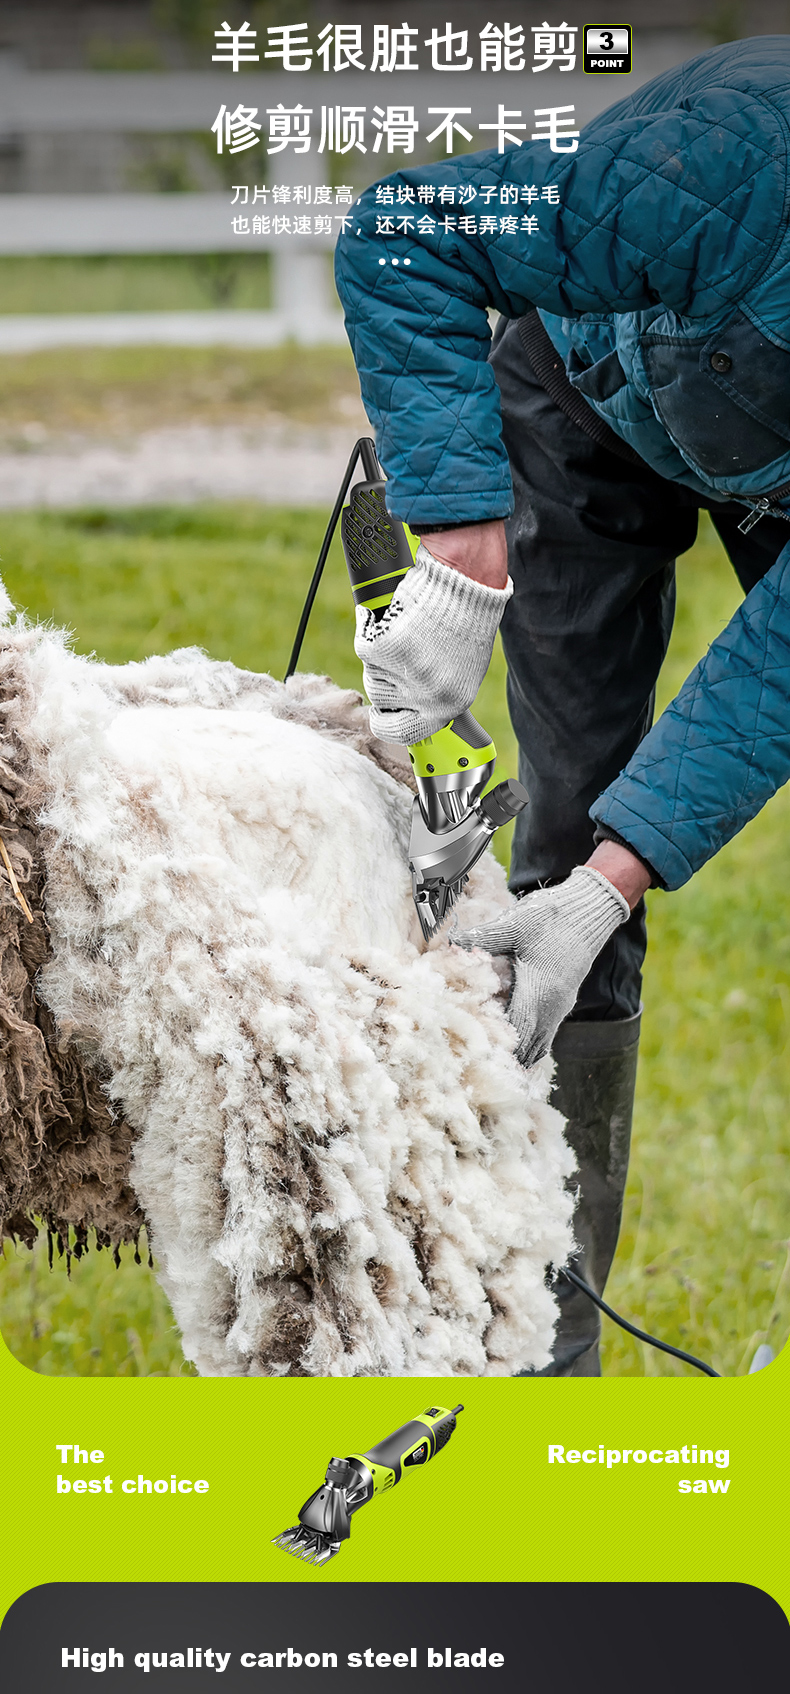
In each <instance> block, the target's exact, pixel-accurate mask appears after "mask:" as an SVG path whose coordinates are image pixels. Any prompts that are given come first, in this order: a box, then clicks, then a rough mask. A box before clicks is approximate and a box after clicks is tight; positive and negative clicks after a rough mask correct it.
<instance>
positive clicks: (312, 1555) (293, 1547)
mask: <svg viewBox="0 0 790 1694" xmlns="http://www.w3.org/2000/svg"><path fill="white" fill-rule="evenodd" d="M272 1546H274V1547H281V1548H282V1550H283V1552H284V1553H290V1555H291V1558H293V1559H302V1560H303V1561H304V1563H305V1564H307V1565H319V1566H320V1565H325V1564H327V1563H328V1561H329V1560H330V1559H333V1558H334V1556H335V1554H336V1553H339V1551H340V1547H339V1544H338V1545H334V1544H333V1543H332V1542H331V1541H327V1539H326V1536H324V1535H320V1534H319V1533H318V1532H317V1531H316V1530H311V1529H305V1527H304V1525H303V1524H295V1525H294V1527H293V1528H292V1529H284V1530H283V1531H282V1533H281V1534H280V1535H274V1536H273V1537H272Z"/></svg>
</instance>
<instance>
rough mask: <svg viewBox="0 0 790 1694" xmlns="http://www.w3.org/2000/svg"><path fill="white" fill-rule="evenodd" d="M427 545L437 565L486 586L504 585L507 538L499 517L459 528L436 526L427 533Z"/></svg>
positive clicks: (504, 586)
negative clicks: (432, 530) (446, 567)
mask: <svg viewBox="0 0 790 1694" xmlns="http://www.w3.org/2000/svg"><path fill="white" fill-rule="evenodd" d="M419 527H420V526H419V524H418V525H417V533H418V534H419ZM428 547H429V549H430V551H431V553H432V554H433V556H434V558H435V559H438V560H439V561H440V563H441V564H443V565H450V566H451V567H452V569H453V570H455V571H460V572H461V575H462V576H468V577H470V578H471V580H472V582H482V583H484V584H485V586H486V587H487V588H507V541H506V539H505V526H504V523H503V522H502V519H501V518H492V520H491V522H490V523H474V524H465V525H464V527H463V529H440V530H438V531H437V532H436V534H434V535H429V536H428Z"/></svg>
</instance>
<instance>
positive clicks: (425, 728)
mask: <svg viewBox="0 0 790 1694" xmlns="http://www.w3.org/2000/svg"><path fill="white" fill-rule="evenodd" d="M512 593H513V584H512V582H511V581H510V578H508V583H507V587H506V588H486V587H484V585H483V583H481V582H473V581H472V580H471V578H470V577H468V576H463V575H462V573H461V571H457V570H454V569H453V568H452V566H451V565H441V564H440V563H439V561H438V559H435V558H434V557H433V554H432V553H429V552H428V549H427V547H424V546H423V545H422V543H420V546H419V547H418V549H417V557H416V560H415V562H414V564H413V565H412V568H411V570H409V571H407V572H406V575H405V576H404V577H403V578H402V580H401V582H400V585H399V587H398V588H396V590H395V593H394V594H393V596H392V600H391V602H390V605H389V606H388V607H387V610H386V612H385V613H384V616H383V617H382V618H381V620H380V621H379V622H378V623H377V622H376V620H375V618H374V616H373V613H372V612H369V611H367V609H366V608H365V607H364V606H358V607H357V634H356V640H355V642H354V651H355V653H356V655H357V658H358V659H361V660H362V664H363V666H364V670H363V673H362V674H363V681H364V684H365V693H366V694H367V697H368V699H369V701H370V708H371V710H370V727H371V730H372V731H373V734H374V735H378V736H379V737H380V738H381V740H382V741H402V742H405V743H406V744H407V745H411V744H412V743H413V742H415V741H422V739H423V736H426V735H435V733H436V731H437V729H442V728H443V727H444V725H445V724H447V723H450V722H451V720H452V719H453V718H455V717H457V716H458V713H459V712H465V711H466V709H467V707H468V706H471V704H472V701H473V700H474V698H475V695H476V694H477V691H478V689H479V687H480V684H481V682H482V680H483V677H484V676H485V674H486V671H487V670H488V667H489V664H490V663H491V654H492V652H493V648H494V637H495V635H496V632H497V630H498V628H499V621H500V618H501V617H502V613H503V612H504V610H505V607H506V605H507V603H508V600H509V599H510V596H511V594H512Z"/></svg>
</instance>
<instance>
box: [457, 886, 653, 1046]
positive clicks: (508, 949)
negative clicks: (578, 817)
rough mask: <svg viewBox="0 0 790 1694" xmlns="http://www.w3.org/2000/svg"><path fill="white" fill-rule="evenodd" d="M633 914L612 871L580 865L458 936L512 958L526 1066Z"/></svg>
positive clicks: (512, 1009) (514, 1005) (514, 1017)
mask: <svg viewBox="0 0 790 1694" xmlns="http://www.w3.org/2000/svg"><path fill="white" fill-rule="evenodd" d="M629 915H630V907H629V905H628V901H627V900H625V899H624V898H623V896H622V894H621V893H620V892H619V890H618V889H616V888H615V887H614V885H613V884H612V883H611V882H609V880H608V878H607V877H605V876H602V875H601V873H600V871H595V870H592V869H591V868H590V866H589V865H577V867H576V870H574V871H571V874H570V876H569V877H568V880H567V882H561V883H559V885H558V886H557V887H556V888H539V889H537V891H536V892H535V893H534V894H527V895H525V897H524V899H523V900H520V901H519V904H518V905H517V906H515V907H513V908H511V910H510V911H508V912H503V913H502V916H501V917H500V918H495V919H494V921H493V922H492V923H486V924H481V925H480V927H479V928H478V929H467V930H461V931H460V932H456V933H454V934H453V935H451V937H450V939H451V940H452V941H454V942H455V944H456V946H457V947H482V948H484V950H485V952H487V953H494V954H501V953H505V954H510V956H511V957H512V959H513V966H514V972H513V974H514V983H513V993H512V996H511V1000H510V1005H509V1006H508V1013H507V1015H508V1017H509V1019H510V1022H511V1023H512V1024H513V1026H514V1028H515V1029H516V1030H517V1031H518V1046H517V1048H516V1057H517V1058H518V1059H520V1060H521V1063H522V1065H534V1064H536V1063H537V1061H538V1059H542V1058H543V1055H544V1053H548V1051H549V1049H550V1047H551V1044H552V1042H553V1040H554V1037H555V1035H556V1033H557V1030H558V1029H559V1027H560V1024H561V1023H562V1021H563V1019H564V1018H566V1017H567V1016H568V1013H569V1012H570V1011H571V1010H572V1008H573V1006H574V1005H575V1002H576V998H577V995H578V993H579V989H580V988H581V985H582V983H583V981H584V979H585V977H586V975H587V972H588V971H589V969H590V967H591V965H592V963H593V960H594V959H596V958H597V956H598V954H599V953H600V951H601V948H602V947H603V945H604V943H605V942H606V941H608V940H609V937H610V935H613V934H614V932H615V930H616V929H619V927H620V924H621V923H625V920H626V918H627V917H628V916H629Z"/></svg>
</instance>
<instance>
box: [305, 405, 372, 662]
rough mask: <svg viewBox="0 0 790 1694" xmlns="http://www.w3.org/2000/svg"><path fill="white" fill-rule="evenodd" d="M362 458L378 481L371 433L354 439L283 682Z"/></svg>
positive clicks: (366, 472) (369, 477)
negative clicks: (357, 439)
mask: <svg viewBox="0 0 790 1694" xmlns="http://www.w3.org/2000/svg"><path fill="white" fill-rule="evenodd" d="M360 459H361V460H362V470H363V473H364V475H365V477H366V478H367V480H368V482H376V481H378V479H379V478H380V476H381V474H382V472H381V466H380V465H379V462H378V459H377V458H376V453H375V449H374V446H373V442H372V441H371V439H370V437H369V436H366V435H363V436H361V437H360V439H359V441H356V442H355V443H354V451H353V453H352V454H351V458H350V459H349V461H348V464H347V465H346V470H345V475H344V477H343V481H342V482H341V484H340V492H339V494H338V497H337V499H336V501H335V504H334V507H333V510H332V516H331V518H330V519H329V522H328V524H327V526H326V534H325V535H324V539H323V541H322V542H321V551H320V553H319V555H318V558H317V559H316V564H315V570H314V571H313V577H312V581H311V583H310V587H309V588H308V590H307V599H306V600H305V603H304V605H303V607H302V615H301V617H300V619H299V628H298V629H297V631H296V639H295V641H294V644H293V652H292V653H291V657H290V659H289V660H288V669H287V671H286V673H285V676H284V677H283V682H287V681H288V678H289V677H291V676H293V674H294V671H295V670H296V667H297V665H298V663H299V654H300V653H301V651H302V642H303V641H304V638H305V633H306V630H307V625H308V623H309V620H310V613H311V612H312V610H313V601H314V600H315V597H316V594H317V593H318V585H319V583H320V581H321V578H322V576H323V574H324V565H325V564H326V561H327V559H328V557H329V549H330V547H331V545H332V537H333V535H334V533H335V530H336V529H337V525H338V520H339V518H340V513H341V512H342V510H343V501H344V500H345V498H346V495H347V493H348V490H349V488H350V486H351V478H352V476H353V475H354V471H355V470H356V467H357V464H358V462H359V460H360Z"/></svg>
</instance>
